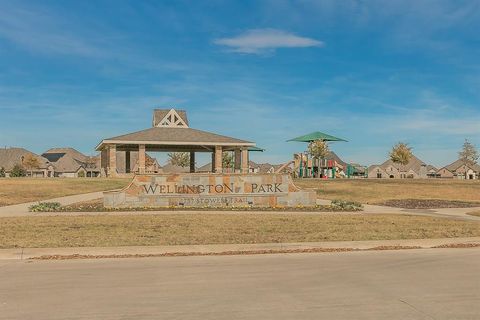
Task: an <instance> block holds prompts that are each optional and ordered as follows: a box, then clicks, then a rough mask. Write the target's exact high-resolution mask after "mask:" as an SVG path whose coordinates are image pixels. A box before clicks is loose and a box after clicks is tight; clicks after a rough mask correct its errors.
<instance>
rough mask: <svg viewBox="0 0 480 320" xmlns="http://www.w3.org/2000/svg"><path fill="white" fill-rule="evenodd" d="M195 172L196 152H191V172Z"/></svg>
mask: <svg viewBox="0 0 480 320" xmlns="http://www.w3.org/2000/svg"><path fill="white" fill-rule="evenodd" d="M194 172H195V152H190V173H194Z"/></svg>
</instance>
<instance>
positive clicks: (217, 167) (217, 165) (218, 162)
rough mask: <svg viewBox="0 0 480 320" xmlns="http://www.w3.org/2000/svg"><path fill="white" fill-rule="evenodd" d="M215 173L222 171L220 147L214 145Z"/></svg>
mask: <svg viewBox="0 0 480 320" xmlns="http://www.w3.org/2000/svg"><path fill="white" fill-rule="evenodd" d="M214 168H215V169H214V172H215V173H222V171H223V170H222V147H221V146H215V167H214Z"/></svg>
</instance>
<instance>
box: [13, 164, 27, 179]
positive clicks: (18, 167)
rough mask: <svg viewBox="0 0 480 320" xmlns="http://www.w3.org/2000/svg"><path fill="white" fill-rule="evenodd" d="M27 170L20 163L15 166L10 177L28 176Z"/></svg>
mask: <svg viewBox="0 0 480 320" xmlns="http://www.w3.org/2000/svg"><path fill="white" fill-rule="evenodd" d="M26 176H27V171H25V169H23V167H22V166H21V165H19V164H16V165H14V166H13V168H12V171H11V172H10V177H26Z"/></svg>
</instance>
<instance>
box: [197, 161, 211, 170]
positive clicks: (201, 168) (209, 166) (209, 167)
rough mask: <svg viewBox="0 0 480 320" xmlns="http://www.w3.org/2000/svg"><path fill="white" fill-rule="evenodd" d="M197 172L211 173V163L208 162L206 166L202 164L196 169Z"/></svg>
mask: <svg viewBox="0 0 480 320" xmlns="http://www.w3.org/2000/svg"><path fill="white" fill-rule="evenodd" d="M196 171H198V172H211V171H212V163H211V162H209V163H207V164H204V165H203V166H201V167H198V168H197V170H196Z"/></svg>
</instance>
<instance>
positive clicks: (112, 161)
mask: <svg viewBox="0 0 480 320" xmlns="http://www.w3.org/2000/svg"><path fill="white" fill-rule="evenodd" d="M108 175H109V176H110V177H115V176H116V175H117V145H116V144H112V145H110V147H109V148H108Z"/></svg>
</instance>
